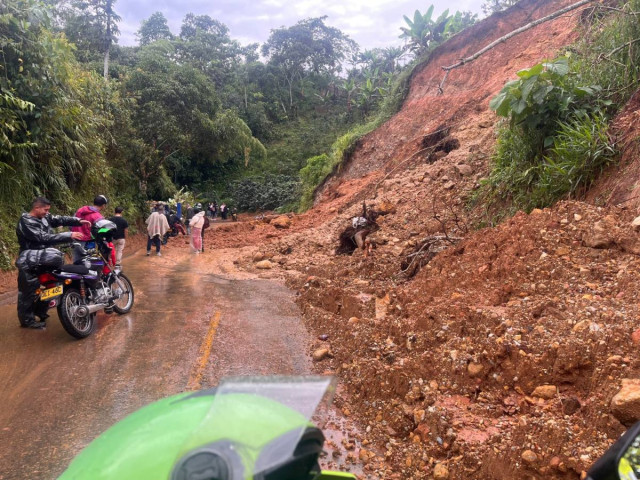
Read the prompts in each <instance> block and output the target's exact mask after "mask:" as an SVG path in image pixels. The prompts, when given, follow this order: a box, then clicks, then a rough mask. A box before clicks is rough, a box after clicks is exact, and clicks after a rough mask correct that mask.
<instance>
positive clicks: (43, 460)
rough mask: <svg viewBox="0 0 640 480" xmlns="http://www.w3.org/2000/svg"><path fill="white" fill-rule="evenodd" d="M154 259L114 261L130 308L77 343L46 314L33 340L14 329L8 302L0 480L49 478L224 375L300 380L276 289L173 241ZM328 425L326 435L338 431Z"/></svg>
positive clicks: (300, 356)
mask: <svg viewBox="0 0 640 480" xmlns="http://www.w3.org/2000/svg"><path fill="white" fill-rule="evenodd" d="M162 251H163V256H162V257H156V256H155V255H152V256H150V257H147V256H145V254H144V250H138V251H137V252H136V253H135V254H134V255H132V256H129V257H126V258H125V260H124V262H123V263H124V271H125V272H126V273H127V275H128V276H129V277H130V278H131V280H132V282H133V285H134V288H135V294H136V298H135V305H134V308H133V310H132V311H131V312H130V313H129V314H127V315H123V316H118V315H115V314H114V315H106V314H104V313H99V314H98V323H99V324H98V330H97V332H96V334H95V335H93V336H91V337H89V338H87V339H84V340H81V341H77V340H75V339H73V338H71V337H70V336H68V335H67V334H66V333H65V332H64V330H63V329H62V326H61V325H60V323H59V321H58V319H57V314H56V313H55V311H52V312H51V313H52V315H51V318H49V320H48V326H47V329H46V330H44V331H33V330H28V329H21V328H19V327H18V320H17V316H16V311H15V301H13V302H12V303H7V302H10V301H11V300H10V299H8V300H5V304H4V305H2V306H0V338H1V340H0V342H1V343H2V346H1V347H0V379H1V380H0V404H2V405H3V407H2V409H0V445H3V448H2V449H1V451H0V479H2V480H18V479H20V480H22V479H25V478H42V479H54V478H56V477H57V476H58V475H59V474H60V473H61V472H62V471H63V470H64V469H65V468H66V465H68V463H69V461H70V460H71V459H72V458H73V457H74V456H75V455H76V454H77V453H78V452H79V451H80V449H81V448H83V447H84V446H85V445H87V444H88V443H89V442H90V441H91V440H92V439H93V438H95V437H96V436H97V435H99V434H100V433H102V432H103V431H104V430H105V429H107V428H108V427H109V426H111V425H112V424H114V423H115V422H117V421H119V420H121V419H122V418H124V417H125V416H126V415H127V414H129V413H131V412H133V411H135V410H137V409H138V408H140V407H142V406H144V405H146V404H148V403H150V402H153V401H155V400H158V399H160V398H164V397H166V396H169V395H173V394H176V393H179V392H183V391H187V390H198V389H203V388H209V387H212V386H215V385H216V384H217V383H218V381H219V380H220V379H221V378H222V377H224V376H229V375H254V374H255V375H269V374H286V375H300V374H309V373H310V372H311V360H310V356H309V334H308V333H307V331H306V329H305V327H304V326H303V324H302V323H301V321H300V312H299V309H298V307H297V306H296V305H295V303H294V298H293V294H292V292H291V291H290V290H288V289H287V288H286V287H285V285H284V284H283V282H281V281H276V280H265V279H260V278H258V277H257V276H256V275H253V274H247V273H242V272H238V271H237V270H236V269H235V268H234V266H233V263H232V260H230V257H229V255H228V252H226V251H224V250H220V249H216V250H214V249H211V248H209V249H208V251H207V253H205V254H204V255H199V256H195V255H191V254H190V253H189V252H188V245H186V244H185V243H184V240H183V239H173V241H171V242H170V244H169V245H168V246H167V247H165V248H163V250H162ZM13 298H15V297H13ZM339 417H340V415H334V416H333V423H332V425H339V426H340V428H341V429H344V428H345V427H344V421H343V420H341V419H340V418H339ZM336 435H338V438H340V439H341V438H342V437H343V434H342V432H341V431H340V432H338V433H336ZM341 448H342V447H341V445H340V442H339V441H338V442H336V447H335V450H340V449H341Z"/></svg>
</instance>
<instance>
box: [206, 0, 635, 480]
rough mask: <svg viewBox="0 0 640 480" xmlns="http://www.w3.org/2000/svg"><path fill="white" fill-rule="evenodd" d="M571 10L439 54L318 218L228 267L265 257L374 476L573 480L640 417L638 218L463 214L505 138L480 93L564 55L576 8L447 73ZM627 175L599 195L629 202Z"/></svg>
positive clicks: (519, 15) (249, 265)
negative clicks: (364, 232) (361, 238)
mask: <svg viewBox="0 0 640 480" xmlns="http://www.w3.org/2000/svg"><path fill="white" fill-rule="evenodd" d="M565 3H566V2H564V3H563V2H534V1H531V2H520V3H519V4H518V5H519V8H514V9H511V10H509V11H508V12H506V13H504V14H503V15H502V16H499V17H497V18H493V19H488V20H487V21H485V22H483V23H482V24H481V25H479V26H477V27H476V28H475V29H472V30H471V31H470V32H467V33H465V34H463V36H461V37H460V38H457V39H455V41H453V42H449V43H447V44H445V45H443V46H442V47H440V49H438V50H436V52H434V55H433V57H432V61H431V62H429V63H428V64H426V65H425V66H424V68H423V69H422V70H421V71H420V72H418V73H417V74H416V75H414V78H413V82H412V88H411V93H410V95H409V97H408V99H407V101H406V103H405V106H404V108H403V110H402V112H400V113H399V114H398V115H396V116H395V117H394V118H393V119H392V120H390V121H389V122H388V123H387V124H386V125H384V126H383V127H382V128H381V129H379V130H377V131H376V132H374V133H373V134H371V135H370V136H368V137H366V138H365V139H364V140H363V141H362V142H361V143H360V144H359V146H358V149H357V151H356V153H355V155H354V156H353V157H352V159H351V160H350V162H349V163H348V165H347V166H346V168H345V169H344V170H343V172H342V173H341V175H340V176H338V177H335V178H333V179H332V180H331V181H329V182H327V184H326V185H325V187H324V189H323V191H322V192H321V195H320V196H319V199H318V203H317V205H316V206H315V207H314V209H313V210H312V211H311V212H309V213H307V214H305V215H302V216H293V217H292V219H291V225H290V227H289V229H288V230H277V229H276V228H274V227H272V226H260V227H258V226H256V233H257V232H263V233H261V234H260V235H258V237H257V238H260V239H263V240H264V242H265V243H262V241H260V242H259V243H254V245H256V250H255V251H254V252H253V253H252V254H251V255H249V256H244V257H239V258H238V259H237V260H236V264H237V265H238V266H239V267H241V268H246V269H248V270H251V271H257V269H256V265H257V264H258V263H259V262H263V261H265V260H267V261H268V262H269V268H267V269H264V270H260V272H261V273H260V275H264V276H273V275H285V276H286V277H287V279H288V281H289V283H290V285H291V286H292V287H293V288H296V289H297V290H298V291H299V292H300V296H299V304H300V306H301V308H302V309H303V312H304V317H305V320H306V321H307V324H308V326H309V327H310V329H311V330H312V331H313V332H314V333H315V334H316V335H317V337H318V341H317V342H316V345H314V348H313V350H312V351H310V352H309V353H310V354H312V353H314V354H315V355H316V358H317V360H318V361H317V366H318V371H319V372H325V373H335V374H337V375H338V376H339V378H340V380H341V383H342V385H343V386H344V388H345V391H344V394H343V395H340V396H339V398H338V404H339V406H340V407H341V408H342V411H343V412H344V414H345V415H347V416H349V415H352V416H353V417H354V418H355V419H356V420H358V421H359V423H360V425H361V431H362V432H363V433H362V434H361V435H360V436H358V437H357V438H356V439H355V440H356V441H355V442H354V443H355V445H354V453H353V455H352V458H353V461H358V462H362V463H364V464H365V471H366V472H367V473H368V474H369V475H370V478H398V479H410V478H415V479H418V478H441V479H444V478H452V479H468V478H478V479H484V478H486V479H510V478H571V479H577V478H580V476H581V474H582V472H583V471H584V470H586V469H587V468H588V467H589V466H590V465H591V463H592V462H593V461H594V460H595V459H596V458H597V457H598V456H599V455H601V454H602V453H603V451H604V450H605V449H606V448H607V447H608V446H609V445H610V444H611V443H612V441H613V440H614V439H615V438H617V436H618V435H619V434H620V433H621V432H622V431H623V430H624V426H623V425H622V423H621V421H620V420H624V419H625V418H627V417H625V415H627V414H629V409H630V410H632V411H633V414H631V416H633V415H638V414H640V412H638V411H637V410H636V409H635V406H634V405H633V403H632V402H631V403H624V402H623V403H624V406H623V407H619V406H618V405H617V402H614V403H616V406H615V407H612V406H611V402H612V398H613V397H614V395H616V393H617V392H618V391H619V390H620V388H621V385H622V383H623V382H622V380H623V379H625V378H634V377H637V376H638V373H639V368H640V363H639V362H638V361H637V359H636V357H637V356H636V355H634V352H635V351H636V350H637V343H638V342H640V331H638V328H639V327H640V325H638V320H637V319H638V306H639V304H638V289H637V287H636V285H637V284H638V281H639V280H640V278H639V275H640V273H638V267H640V259H639V257H638V255H639V254H640V241H639V239H640V236H639V235H638V233H636V232H635V231H634V230H633V228H632V226H631V221H632V220H633V218H634V216H635V209H632V208H627V209H625V208H615V207H607V208H603V207H598V206H594V205H590V204H587V203H579V202H564V203H561V204H558V205H557V206H555V207H554V208H552V209H547V210H544V211H534V212H533V213H532V214H531V215H526V214H523V213H520V214H518V215H516V216H515V217H514V218H512V219H511V220H509V221H507V222H505V223H504V224H502V225H500V226H499V227H497V228H493V229H483V230H477V227H478V225H479V223H480V222H481V221H482V220H483V219H484V218H485V215H484V212H483V211H482V208H481V207H480V206H479V207H476V208H475V209H469V208H468V205H469V199H470V196H471V195H473V192H474V191H475V190H476V189H477V188H478V186H479V182H480V181H481V179H482V178H483V177H484V176H486V174H487V172H488V168H489V159H490V157H491V154H492V151H493V148H494V144H495V134H494V126H495V122H496V118H495V116H494V115H493V114H492V113H491V112H490V111H489V110H488V107H487V105H488V100H489V98H491V96H492V95H494V94H495V93H497V92H498V91H499V89H500V88H501V87H502V85H503V84H504V83H505V81H507V80H509V79H511V78H512V77H513V76H514V73H515V71H516V70H518V69H520V68H524V67H528V66H531V65H532V64H534V63H537V62H539V61H541V60H542V59H543V58H549V57H553V56H555V55H556V54H557V50H558V49H561V47H562V46H563V45H566V44H567V43H569V42H570V40H571V39H572V38H573V37H574V36H575V31H574V29H573V27H574V26H575V25H576V23H577V19H578V18H579V15H580V12H575V13H574V14H571V15H567V16H565V17H563V18H559V19H557V20H556V21H554V22H552V23H548V24H544V25H543V26H540V27H538V28H536V29H534V30H532V31H530V32H528V33H526V34H525V35H524V36H523V37H522V38H516V39H514V41H511V40H510V41H508V42H506V43H505V44H503V45H500V46H499V47H498V49H496V51H492V52H491V53H488V54H487V55H486V58H485V57H481V58H480V59H478V60H476V62H474V63H472V64H470V65H467V66H465V67H463V68H462V69H459V70H458V71H455V73H452V75H450V76H449V78H448V79H447V83H446V85H445V91H444V95H441V96H438V95H436V93H437V86H438V84H439V83H440V81H441V79H442V71H441V70H440V67H441V66H442V65H449V64H452V63H455V61H456V60H457V59H459V58H461V57H464V56H466V55H469V54H471V53H473V52H475V51H478V50H479V49H480V48H482V47H483V46H484V45H486V44H487V43H489V41H490V40H493V39H495V38H497V37H499V36H500V35H503V34H504V33H507V32H508V31H511V30H513V29H515V28H518V27H519V26H521V25H523V24H524V23H527V22H528V21H531V20H534V19H536V18H539V17H541V16H543V15H545V14H548V13H550V12H552V11H554V10H557V9H559V8H560V7H562V6H564V4H565ZM636 117H637V106H633V101H632V102H631V103H630V106H629V108H628V109H627V110H626V111H625V113H624V114H623V115H621V116H620V118H619V119H618V122H617V124H618V128H619V132H620V133H619V135H621V138H627V139H628V140H629V142H627V143H628V145H629V148H630V150H629V151H628V152H627V157H628V158H629V159H630V160H627V161H625V162H623V164H624V165H631V164H632V162H631V159H633V155H634V153H633V152H635V150H632V149H633V148H635V147H634V143H633V139H634V138H636V137H637V134H636V133H633V131H632V130H631V129H630V128H629V127H633V125H634V122H633V119H635V118H636ZM629 132H631V133H629ZM629 168H636V167H629ZM627 171H628V172H630V173H629V178H627V179H625V181H626V182H627V183H626V184H624V185H622V184H621V183H620V182H618V183H614V184H609V185H605V186H602V187H600V191H599V193H597V194H594V197H593V198H594V199H596V200H597V202H599V203H603V202H602V199H603V198H604V197H605V196H607V195H610V194H611V192H612V191H614V190H615V188H618V191H625V192H628V191H629V188H628V187H629V185H631V184H633V183H634V181H635V178H637V175H631V174H632V173H633V172H634V171H635V170H632V169H631V170H627ZM611 178H612V180H611V181H614V182H615V181H616V178H615V175H613V174H612V175H611ZM624 198H629V196H628V195H627V197H624ZM363 201H364V202H365V203H366V204H367V205H369V206H375V207H376V208H378V209H379V210H381V209H382V205H383V204H384V210H385V213H386V214H385V215H382V216H380V217H379V218H378V220H377V222H378V224H379V226H380V228H379V230H377V231H376V232H374V233H372V234H371V235H370V236H369V237H368V238H369V240H370V241H371V245H372V249H371V250H369V251H367V252H366V254H365V252H364V251H362V250H359V249H356V250H355V251H354V253H353V255H335V249H336V247H337V239H338V237H339V235H340V233H341V232H343V231H344V229H345V227H347V226H348V225H350V224H351V219H352V217H355V216H358V215H359V214H360V212H361V211H362V202H363ZM631 203H632V202H628V203H627V204H623V205H624V206H627V207H628V206H629V205H631ZM389 206H391V207H392V208H389ZM229 228H232V227H229ZM267 231H268V232H269V233H267ZM214 234H215V231H214ZM267 237H268V238H267ZM227 238H228V239H229V241H230V242H231V243H229V244H228V246H232V242H233V233H232V232H229V236H228V237H227ZM440 250H443V251H441V252H440V253H437V252H438V251H440ZM625 385H626V386H627V387H625V388H630V389H633V388H635V387H634V385H635V384H634V383H633V382H626V383H625ZM623 393H624V392H623ZM632 396H633V395H630V396H629V395H626V396H625V394H623V395H621V396H619V397H618V398H623V399H624V398H629V397H632Z"/></svg>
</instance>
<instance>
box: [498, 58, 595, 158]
mask: <svg viewBox="0 0 640 480" xmlns="http://www.w3.org/2000/svg"><path fill="white" fill-rule="evenodd" d="M569 72H570V69H569V59H568V58H567V57H559V58H556V59H555V60H551V61H548V62H542V63H539V64H537V65H534V66H533V67H531V68H527V69H524V70H520V71H519V72H517V75H518V77H520V78H519V79H518V80H513V81H510V82H508V83H507V84H505V86H504V87H502V90H500V93H499V94H498V95H497V96H496V97H494V98H493V99H492V100H491V101H490V102H489V107H490V108H491V109H492V110H495V112H496V114H497V115H499V116H501V117H506V118H508V119H509V122H510V124H511V126H512V127H515V126H520V127H521V128H523V129H525V130H536V131H540V132H541V133H542V134H543V135H544V138H543V139H542V140H543V145H542V146H543V148H546V147H549V146H550V145H551V144H552V143H553V134H554V132H555V130H556V122H557V121H559V120H560V121H561V120H564V119H566V118H568V117H569V116H571V115H573V114H575V113H577V112H579V111H586V110H587V109H588V108H589V102H590V101H592V97H593V95H594V93H596V92H598V91H599V90H601V89H600V87H599V86H597V85H590V86H586V85H579V84H578V83H577V79H576V77H575V76H574V75H569Z"/></svg>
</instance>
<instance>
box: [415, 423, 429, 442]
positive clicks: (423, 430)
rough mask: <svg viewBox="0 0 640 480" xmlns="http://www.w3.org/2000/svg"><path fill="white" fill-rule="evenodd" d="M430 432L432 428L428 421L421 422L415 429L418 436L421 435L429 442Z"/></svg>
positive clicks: (421, 437) (423, 439) (422, 438)
mask: <svg viewBox="0 0 640 480" xmlns="http://www.w3.org/2000/svg"><path fill="white" fill-rule="evenodd" d="M430 432H431V429H430V428H429V426H428V425H427V424H426V423H421V424H420V425H418V426H417V427H416V429H415V430H414V431H413V433H415V434H416V436H418V437H420V439H421V440H422V441H423V442H425V443H426V442H428V441H429V439H430V436H429V433H430Z"/></svg>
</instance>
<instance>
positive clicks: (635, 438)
mask: <svg viewBox="0 0 640 480" xmlns="http://www.w3.org/2000/svg"><path fill="white" fill-rule="evenodd" d="M638 479H640V422H637V423H636V424H634V425H633V426H632V427H631V428H629V430H627V431H626V432H625V433H624V435H622V436H621V437H620V438H619V439H618V440H617V441H616V443H614V444H613V445H611V447H609V450H607V451H606V452H605V453H604V455H602V457H600V458H599V459H598V460H596V462H595V463H594V464H593V465H592V466H591V468H590V469H589V472H588V473H587V480H638Z"/></svg>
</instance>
